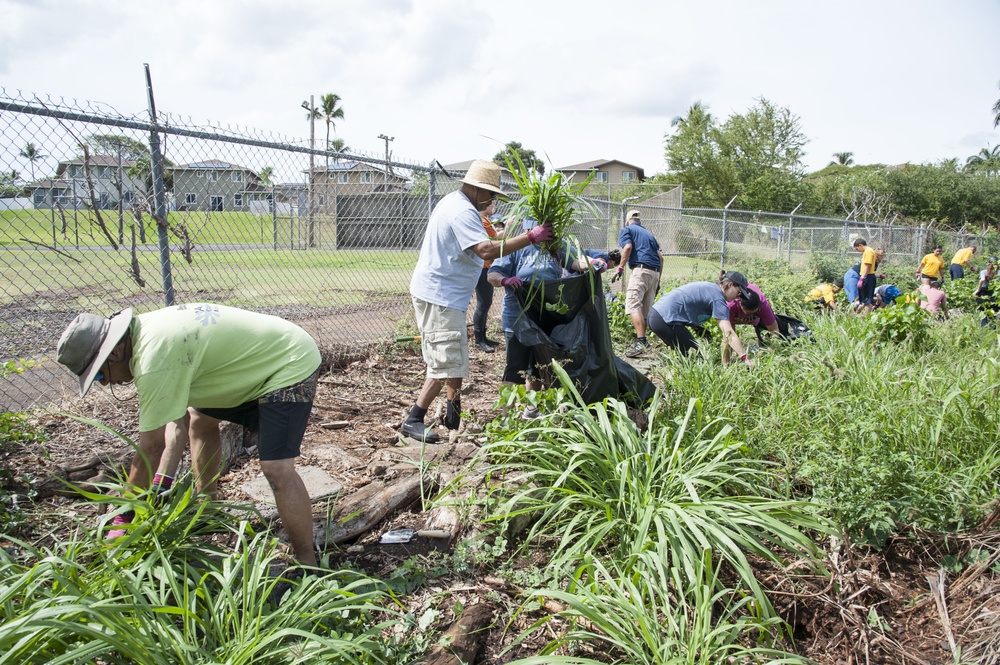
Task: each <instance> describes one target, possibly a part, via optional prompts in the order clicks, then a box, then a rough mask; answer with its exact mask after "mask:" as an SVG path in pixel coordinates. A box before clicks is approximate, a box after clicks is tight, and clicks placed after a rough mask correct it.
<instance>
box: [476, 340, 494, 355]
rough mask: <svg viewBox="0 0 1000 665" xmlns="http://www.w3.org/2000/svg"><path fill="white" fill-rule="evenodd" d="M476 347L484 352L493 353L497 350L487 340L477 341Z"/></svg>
mask: <svg viewBox="0 0 1000 665" xmlns="http://www.w3.org/2000/svg"><path fill="white" fill-rule="evenodd" d="M476 348H477V349H479V350H480V351H482V352H483V353H493V352H494V351H495V350H496V349H494V348H493V347H492V346H490V345H489V343H487V342H485V341H481V342H476Z"/></svg>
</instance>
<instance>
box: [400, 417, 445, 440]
mask: <svg viewBox="0 0 1000 665" xmlns="http://www.w3.org/2000/svg"><path fill="white" fill-rule="evenodd" d="M399 432H400V434H402V435H403V436H408V437H410V438H411V439H416V440H417V441H422V442H424V443H441V437H439V436H438V435H437V433H436V432H435V431H434V430H432V429H430V428H428V427H427V425H425V424H424V423H423V422H420V421H412V420H406V421H404V422H403V424H402V425H400V426H399Z"/></svg>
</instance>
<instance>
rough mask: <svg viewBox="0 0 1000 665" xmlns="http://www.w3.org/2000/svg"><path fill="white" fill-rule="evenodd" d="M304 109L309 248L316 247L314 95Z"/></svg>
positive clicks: (304, 103)
mask: <svg viewBox="0 0 1000 665" xmlns="http://www.w3.org/2000/svg"><path fill="white" fill-rule="evenodd" d="M302 108H304V109H305V110H306V111H308V113H309V150H310V152H309V178H308V179H307V180H306V198H307V199H308V200H309V210H308V212H307V213H306V214H307V215H308V216H309V223H308V225H309V231H308V240H307V245H306V246H307V247H315V246H316V228H315V222H314V220H313V208H314V207H315V206H314V205H313V178H314V177H315V176H316V155H315V154H313V152H312V151H313V150H315V149H316V107H315V106H313V95H309V101H308V102H302ZM326 177H327V178H329V177H330V174H329V173H327V174H326Z"/></svg>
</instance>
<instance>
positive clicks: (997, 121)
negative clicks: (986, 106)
mask: <svg viewBox="0 0 1000 665" xmlns="http://www.w3.org/2000/svg"><path fill="white" fill-rule="evenodd" d="M997 127H1000V99H998V100H997V101H996V104H994V105H993V129H996V128H997Z"/></svg>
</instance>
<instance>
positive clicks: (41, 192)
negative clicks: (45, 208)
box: [35, 189, 45, 208]
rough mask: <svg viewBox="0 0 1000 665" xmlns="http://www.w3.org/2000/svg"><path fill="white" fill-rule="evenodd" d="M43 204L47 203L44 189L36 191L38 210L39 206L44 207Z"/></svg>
mask: <svg viewBox="0 0 1000 665" xmlns="http://www.w3.org/2000/svg"><path fill="white" fill-rule="evenodd" d="M43 203H45V190H44V189H36V190H35V207H36V208H37V207H38V206H40V205H42V204H43Z"/></svg>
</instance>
